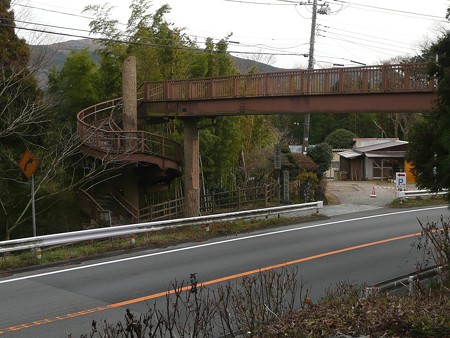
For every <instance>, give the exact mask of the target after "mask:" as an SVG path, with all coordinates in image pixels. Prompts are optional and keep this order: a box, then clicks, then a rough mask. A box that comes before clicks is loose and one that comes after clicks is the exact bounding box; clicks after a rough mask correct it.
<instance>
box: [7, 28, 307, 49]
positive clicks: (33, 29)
mask: <svg viewBox="0 0 450 338" xmlns="http://www.w3.org/2000/svg"><path fill="white" fill-rule="evenodd" d="M0 26H3V27H11V28H16V29H20V30H26V31H32V32H38V33H45V34H53V35H59V36H66V37H71V38H78V39H88V40H94V41H100V42H114V43H123V44H129V45H139V46H147V47H157V48H166V49H178V50H190V51H201V52H203V51H205V50H204V49H201V48H199V47H187V46H173V45H161V44H155V43H147V42H139V41H128V40H120V39H112V38H95V37H91V36H85V35H78V34H69V33H62V32H53V31H46V30H42V29H36V28H27V27H20V26H14V25H9V24H4V23H0ZM213 52H215V53H222V51H213ZM226 53H233V54H246V55H273V56H303V55H304V54H302V53H265V52H242V51H237V50H235V51H233V50H227V51H226Z"/></svg>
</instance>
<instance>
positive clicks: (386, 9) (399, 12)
mask: <svg viewBox="0 0 450 338" xmlns="http://www.w3.org/2000/svg"><path fill="white" fill-rule="evenodd" d="M333 1H335V2H340V3H344V4H348V5H349V6H351V7H362V9H365V8H368V9H367V10H370V9H376V10H381V11H384V12H392V13H398V14H405V15H408V16H411V15H414V16H419V17H423V18H424V19H428V20H435V19H439V20H444V17H442V16H436V15H431V14H423V13H415V12H408V11H403V10H398V9H391V8H384V7H377V6H370V5H362V4H357V3H353V2H349V1H343V0H333ZM405 15H404V16H405Z"/></svg>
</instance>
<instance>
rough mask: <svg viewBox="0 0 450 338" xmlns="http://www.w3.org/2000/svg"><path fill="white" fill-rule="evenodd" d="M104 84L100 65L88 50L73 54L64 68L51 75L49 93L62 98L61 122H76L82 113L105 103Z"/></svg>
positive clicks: (60, 107) (60, 105)
mask: <svg viewBox="0 0 450 338" xmlns="http://www.w3.org/2000/svg"><path fill="white" fill-rule="evenodd" d="M100 83H101V81H100V77H99V72H98V66H97V64H96V63H95V62H94V61H93V60H92V59H91V57H90V55H89V53H88V51H87V49H84V50H82V51H80V52H71V53H70V55H69V56H68V57H67V59H66V62H65V63H64V66H63V68H62V69H61V70H60V71H57V70H56V69H52V71H51V72H50V74H49V92H50V93H52V94H55V95H56V96H58V97H59V98H60V104H59V109H58V111H59V114H58V115H59V116H58V117H59V119H60V120H62V121H71V122H72V123H74V122H75V118H76V114H77V113H78V112H79V111H80V110H82V109H83V108H86V107H88V106H90V105H92V104H94V103H97V102H99V101H101V98H102V93H101V90H102V89H103V86H101V85H100Z"/></svg>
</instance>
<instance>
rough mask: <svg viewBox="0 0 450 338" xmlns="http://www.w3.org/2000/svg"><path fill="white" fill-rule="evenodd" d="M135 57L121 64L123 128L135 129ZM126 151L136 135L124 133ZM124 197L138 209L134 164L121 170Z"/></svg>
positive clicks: (133, 146)
mask: <svg viewBox="0 0 450 338" xmlns="http://www.w3.org/2000/svg"><path fill="white" fill-rule="evenodd" d="M136 83H137V82H136V57H134V56H129V57H127V58H126V59H125V61H124V62H123V65H122V103H123V130H124V131H126V132H127V131H128V132H129V131H135V130H137V89H136V88H137V85H136ZM123 137H124V141H125V146H126V149H127V151H129V152H132V151H133V150H134V149H135V147H136V146H138V145H137V142H136V140H137V135H132V134H131V133H124V135H123ZM122 184H123V192H124V197H125V199H127V200H128V201H129V202H130V203H132V204H133V205H134V206H135V207H136V208H137V209H139V184H138V178H137V176H136V173H135V170H134V166H133V165H130V166H127V168H125V169H124V171H123V179H122Z"/></svg>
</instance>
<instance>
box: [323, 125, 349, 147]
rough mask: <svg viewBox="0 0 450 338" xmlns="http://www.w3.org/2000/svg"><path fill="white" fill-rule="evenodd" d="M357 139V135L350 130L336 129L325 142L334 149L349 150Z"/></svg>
mask: <svg viewBox="0 0 450 338" xmlns="http://www.w3.org/2000/svg"><path fill="white" fill-rule="evenodd" d="M355 137H357V136H356V134H355V133H353V132H351V131H350V130H347V129H336V130H335V131H333V132H331V133H330V134H328V136H327V137H326V138H325V141H324V142H325V143H327V144H329V145H330V146H331V148H332V149H349V148H351V147H352V144H353V139H354V138H355Z"/></svg>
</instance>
